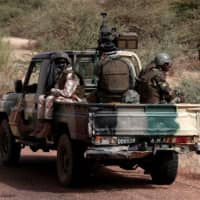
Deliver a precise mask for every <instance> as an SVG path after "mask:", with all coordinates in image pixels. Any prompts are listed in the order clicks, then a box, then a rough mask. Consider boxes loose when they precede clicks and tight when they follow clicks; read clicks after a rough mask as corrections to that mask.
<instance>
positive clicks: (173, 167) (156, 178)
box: [150, 151, 178, 185]
mask: <svg viewBox="0 0 200 200" xmlns="http://www.w3.org/2000/svg"><path fill="white" fill-rule="evenodd" d="M177 169H178V154H177V153H176V152H171V151H169V152H158V153H157V154H156V156H155V159H154V161H153V165H152V169H151V171H150V174H151V177H152V180H153V183H155V184H160V185H164V184H165V185H169V184H172V183H173V182H174V181H175V179H176V175H177Z"/></svg>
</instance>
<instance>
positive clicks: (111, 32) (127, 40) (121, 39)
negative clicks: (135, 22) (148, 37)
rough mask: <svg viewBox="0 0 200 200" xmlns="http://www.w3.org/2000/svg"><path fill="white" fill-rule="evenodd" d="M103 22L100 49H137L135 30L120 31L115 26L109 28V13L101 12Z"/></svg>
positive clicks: (101, 50) (108, 50) (102, 50)
mask: <svg viewBox="0 0 200 200" xmlns="http://www.w3.org/2000/svg"><path fill="white" fill-rule="evenodd" d="M101 16H102V23H101V26H100V31H99V39H98V50H100V52H110V51H115V50H118V49H119V50H120V49H121V50H122V49H137V48H138V37H137V34H136V33H134V32H128V33H118V32H117V29H116V28H115V27H113V28H111V29H110V28H108V26H107V20H106V17H107V13H105V12H103V13H101Z"/></svg>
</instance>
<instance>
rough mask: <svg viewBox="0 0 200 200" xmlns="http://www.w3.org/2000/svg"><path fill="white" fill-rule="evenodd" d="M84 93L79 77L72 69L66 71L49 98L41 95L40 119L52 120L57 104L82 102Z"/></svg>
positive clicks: (39, 104) (39, 103)
mask: <svg viewBox="0 0 200 200" xmlns="http://www.w3.org/2000/svg"><path fill="white" fill-rule="evenodd" d="M83 96H84V91H83V88H81V86H80V80H79V77H78V76H77V75H76V74H75V73H74V72H73V70H72V69H70V70H69V69H67V70H65V71H64V72H63V73H62V74H61V76H60V78H59V79H58V81H57V83H56V85H55V87H54V88H52V89H51V94H50V95H49V96H47V97H46V96H45V95H40V96H39V99H38V119H48V120H50V119H52V116H53V104H54V102H55V101H57V102H81V101H83Z"/></svg>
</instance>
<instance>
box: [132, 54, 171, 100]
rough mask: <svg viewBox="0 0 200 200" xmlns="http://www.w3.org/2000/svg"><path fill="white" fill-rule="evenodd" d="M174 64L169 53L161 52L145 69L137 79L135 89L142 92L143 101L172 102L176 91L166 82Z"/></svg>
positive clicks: (141, 98)
mask: <svg viewBox="0 0 200 200" xmlns="http://www.w3.org/2000/svg"><path fill="white" fill-rule="evenodd" d="M171 66H172V59H171V58H170V56H169V55H168V54H167V53H159V54H158V55H156V57H155V59H154V61H152V62H151V64H150V65H148V66H147V67H146V68H145V69H143V70H142V71H141V72H140V74H139V77H138V80H137V81H136V86H135V89H136V91H137V92H138V93H139V94H140V102H141V103H170V102H172V100H173V99H174V91H173V90H172V89H171V88H170V87H169V84H168V83H167V82H166V73H167V72H168V71H169V69H170V68H171Z"/></svg>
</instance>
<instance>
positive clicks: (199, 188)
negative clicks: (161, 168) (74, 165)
mask: <svg viewBox="0 0 200 200" xmlns="http://www.w3.org/2000/svg"><path fill="white" fill-rule="evenodd" d="M55 158H56V157H55V153H54V152H51V153H46V154H44V153H40V152H39V153H31V152H30V151H29V150H28V149H25V150H24V151H23V154H22V159H21V162H20V165H19V166H18V167H17V168H9V169H8V168H5V167H3V166H0V200H1V199H2V200H4V199H5V200H7V199H8V200H15V199H17V200H18V199H20V200H29V199H31V200H32V199H34V200H35V199H36V200H37V199H38V200H43V199H48V200H53V199H59V200H64V199H65V200H66V199H67V200H68V199H69V200H72V199H73V200H79V199H84V200H88V199H89V200H90V199H95V200H97V199H99V200H104V199H105V200H109V199H112V200H119V199H120V200H122V199H123V200H129V199H131V200H134V199H140V200H146V199H152V200H154V199H159V200H163V199H171V200H173V199H176V200H179V199H180V200H184V199H185V200H187V199H190V200H196V199H199V198H200V175H198V174H197V175H196V176H194V177H191V176H185V175H180V174H179V175H178V177H177V179H176V182H175V183H174V184H172V185H170V186H157V185H153V184H152V183H151V179H150V177H149V176H148V175H143V173H142V171H141V170H137V171H124V170H122V169H120V168H118V167H111V168H102V169H101V170H99V171H98V173H97V175H96V176H93V177H92V178H91V179H90V180H87V181H86V182H85V184H83V185H81V186H80V187H79V188H70V189H65V188H62V187H60V185H59V184H58V182H57V178H56V167H55Z"/></svg>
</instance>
